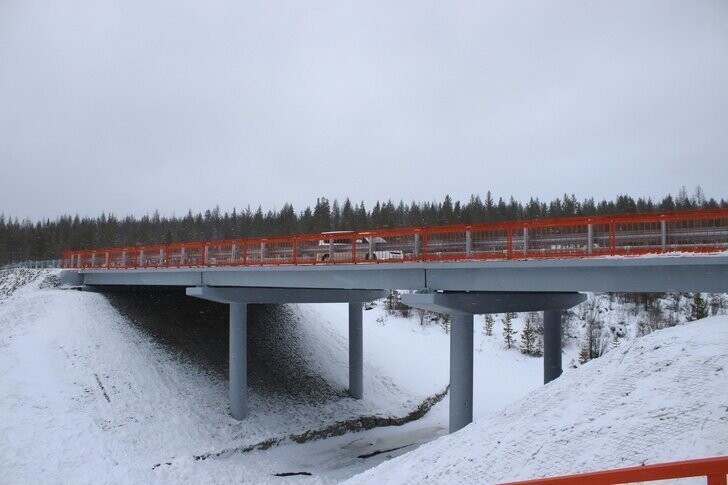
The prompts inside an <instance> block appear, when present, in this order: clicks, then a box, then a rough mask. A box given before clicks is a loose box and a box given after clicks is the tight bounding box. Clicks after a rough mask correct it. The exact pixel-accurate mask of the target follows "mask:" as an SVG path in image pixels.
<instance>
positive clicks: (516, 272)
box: [62, 252, 728, 432]
mask: <svg viewBox="0 0 728 485" xmlns="http://www.w3.org/2000/svg"><path fill="white" fill-rule="evenodd" d="M62 279H63V280H64V281H65V282H68V283H71V284H75V285H80V286H83V287H84V288H85V289H87V290H91V291H108V290H114V289H116V290H119V289H124V288H129V287H145V286H150V287H151V286H169V287H185V288H186V292H187V294H188V295H189V296H193V297H197V298H204V299H207V300H212V301H216V302H220V303H225V304H229V305H230V369H229V371H230V409H231V414H232V415H233V417H235V418H237V419H243V418H244V417H245V416H246V415H247V413H248V405H247V390H246V388H247V362H246V358H247V357H246V356H247V342H246V340H247V307H246V305H247V304H252V303H302V302H309V303H324V302H332V303H333V302H346V303H349V392H350V394H351V395H352V397H354V398H361V397H362V393H363V343H362V342H363V328H362V302H364V301H370V300H373V299H376V298H381V297H383V296H385V295H386V294H387V290H390V289H398V290H413V293H410V294H405V295H404V296H403V301H404V302H405V303H406V304H408V305H410V306H413V307H417V308H423V309H427V310H433V311H437V312H441V313H447V314H450V315H451V316H452V327H451V328H452V331H451V334H450V431H451V432H454V431H457V430H458V429H460V428H462V427H463V426H465V425H467V424H468V423H470V422H471V421H472V401H473V389H472V386H473V315H475V314H483V313H502V312H506V311H516V312H518V311H544V383H548V382H549V381H551V380H553V379H555V378H556V377H558V376H559V375H560V374H561V353H562V349H561V337H560V335H561V312H562V310H565V309H567V308H571V307H573V306H574V305H577V304H578V303H580V302H582V301H584V300H585V299H586V296H585V295H584V294H583V293H582V292H694V291H701V292H728V254H726V253H725V252H723V253H718V254H715V255H709V256H694V255H681V254H679V253H673V254H669V255H661V256H638V257H601V258H599V257H597V258H594V257H592V258H583V259H549V260H507V261H459V262H411V263H396V262H392V263H369V264H336V265H320V264H319V265H310V266H309V265H296V266H293V265H282V266H237V267H191V268H173V269H172V268H170V269H165V268H139V269H110V270H107V269H81V270H67V271H65V272H64V273H63V274H62Z"/></svg>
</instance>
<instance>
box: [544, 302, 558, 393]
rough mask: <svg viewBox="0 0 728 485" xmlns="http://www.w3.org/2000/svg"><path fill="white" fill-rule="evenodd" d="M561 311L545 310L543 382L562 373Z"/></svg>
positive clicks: (547, 381)
mask: <svg viewBox="0 0 728 485" xmlns="http://www.w3.org/2000/svg"><path fill="white" fill-rule="evenodd" d="M561 372H562V370H561V311H560V310H546V311H544V312H543V383H544V384H548V383H549V382H551V381H553V380H554V379H556V378H557V377H559V376H560V375H561Z"/></svg>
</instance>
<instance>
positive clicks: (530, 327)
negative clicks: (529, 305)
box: [521, 317, 536, 355]
mask: <svg viewBox="0 0 728 485" xmlns="http://www.w3.org/2000/svg"><path fill="white" fill-rule="evenodd" d="M535 342H536V329H535V328H534V324H533V322H532V321H531V318H529V317H526V323H525V324H524V325H523V330H522V331H521V353H523V354H526V355H535V351H534V347H535Z"/></svg>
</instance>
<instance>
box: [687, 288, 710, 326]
mask: <svg viewBox="0 0 728 485" xmlns="http://www.w3.org/2000/svg"><path fill="white" fill-rule="evenodd" d="M707 316H708V304H707V303H706V302H705V300H704V299H703V296H702V295H701V294H700V292H696V293H694V294H693V308H692V311H691V312H690V318H689V320H690V321H691V322H692V321H694V320H700V319H701V318H706V317H707Z"/></svg>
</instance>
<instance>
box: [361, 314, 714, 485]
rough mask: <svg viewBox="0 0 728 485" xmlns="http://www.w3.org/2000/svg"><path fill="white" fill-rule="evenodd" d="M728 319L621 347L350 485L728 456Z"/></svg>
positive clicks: (490, 479) (475, 479)
mask: <svg viewBox="0 0 728 485" xmlns="http://www.w3.org/2000/svg"><path fill="white" fill-rule="evenodd" d="M727 389H728V317H726V316H720V317H712V318H707V319H704V320H701V321H698V322H694V323H691V324H687V325H684V326H678V327H674V328H670V329H665V330H661V331H658V332H655V333H652V334H650V335H648V336H646V337H643V338H640V339H636V340H633V341H631V342H628V343H625V344H623V346H622V347H621V348H619V349H615V350H614V351H612V352H610V353H609V354H607V355H606V356H604V357H602V358H600V359H596V360H594V361H591V362H589V363H588V364H586V365H584V366H583V367H581V368H579V369H577V370H575V371H573V372H570V373H569V374H568V375H566V376H564V377H562V378H561V379H558V380H556V381H554V382H552V383H551V384H549V385H547V386H544V387H542V388H540V389H538V390H536V391H534V392H532V393H530V394H529V395H527V396H526V397H525V398H523V399H521V400H519V401H517V402H515V403H513V404H512V405H510V406H508V407H506V408H505V409H503V410H502V411H501V412H499V413H496V414H491V415H489V416H486V417H482V418H481V419H477V421H476V422H475V423H474V424H471V425H470V426H467V427H466V428H464V429H462V430H461V431H459V432H457V433H455V434H453V435H449V436H445V437H442V438H440V439H438V440H436V441H433V442H430V443H428V444H425V445H423V446H421V447H420V448H418V449H417V450H415V451H413V452H411V453H408V454H406V455H403V456H400V457H398V458H395V459H393V460H391V461H388V462H385V463H382V464H381V465H379V466H378V467H376V468H374V469H371V470H369V471H367V472H364V473H362V474H360V475H357V476H355V477H354V478H352V479H351V480H350V481H349V482H347V483H352V484H354V483H497V482H500V481H507V480H518V479H528V478H535V477H541V476H553V475H561V474H567V473H577V472H582V471H589V470H599V469H608V468H617V467H624V466H632V465H638V464H648V463H659V462H665V461H672V460H683V459H690V458H702V457H708V456H717V455H728V393H727V392H726V390H727Z"/></svg>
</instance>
